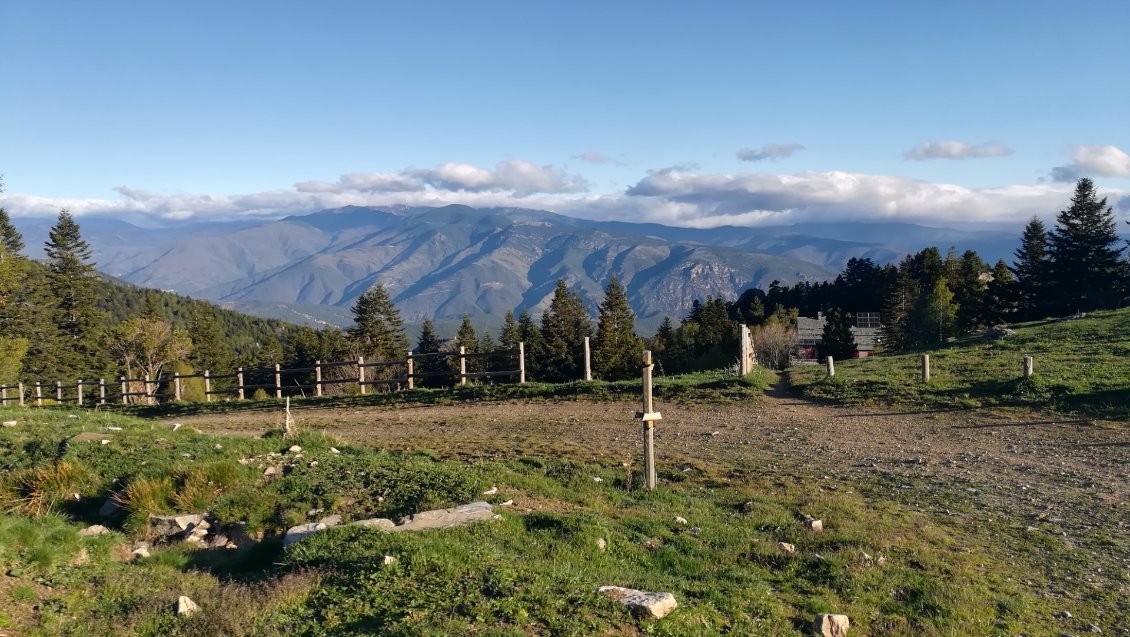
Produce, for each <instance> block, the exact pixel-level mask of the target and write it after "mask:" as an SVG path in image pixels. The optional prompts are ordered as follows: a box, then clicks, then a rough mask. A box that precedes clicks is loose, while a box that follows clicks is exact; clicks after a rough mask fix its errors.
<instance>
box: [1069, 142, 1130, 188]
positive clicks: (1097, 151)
mask: <svg viewBox="0 0 1130 637" xmlns="http://www.w3.org/2000/svg"><path fill="white" fill-rule="evenodd" d="M1086 175H1099V176H1100V177H1130V155H1127V154H1126V153H1125V152H1124V151H1123V150H1122V149H1121V148H1119V147H1117V146H1111V145H1106V146H1086V145H1079V146H1073V147H1072V148H1071V163H1069V164H1065V165H1063V166H1056V167H1055V168H1052V171H1051V175H1050V178H1051V180H1052V181H1058V182H1068V181H1076V180H1077V179H1079V178H1080V177H1083V176H1086Z"/></svg>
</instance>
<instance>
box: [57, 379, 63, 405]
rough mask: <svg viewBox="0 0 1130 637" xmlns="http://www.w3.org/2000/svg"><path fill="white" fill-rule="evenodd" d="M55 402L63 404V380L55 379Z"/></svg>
mask: <svg viewBox="0 0 1130 637" xmlns="http://www.w3.org/2000/svg"><path fill="white" fill-rule="evenodd" d="M55 402H57V403H59V404H60V405H61V404H63V381H61V380H57V381H55Z"/></svg>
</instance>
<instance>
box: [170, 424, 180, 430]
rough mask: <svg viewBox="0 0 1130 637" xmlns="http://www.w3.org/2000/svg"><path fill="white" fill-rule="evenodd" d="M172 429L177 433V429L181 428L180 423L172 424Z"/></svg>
mask: <svg viewBox="0 0 1130 637" xmlns="http://www.w3.org/2000/svg"><path fill="white" fill-rule="evenodd" d="M171 428H172V430H173V431H176V430H177V429H180V428H181V424H180V423H179V422H174V423H173V424H172V426H171Z"/></svg>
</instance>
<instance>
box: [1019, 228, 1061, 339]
mask: <svg viewBox="0 0 1130 637" xmlns="http://www.w3.org/2000/svg"><path fill="white" fill-rule="evenodd" d="M1015 256H1016V260H1015V261H1014V264H1013V267H1012V272H1013V273H1014V274H1015V275H1016V278H1017V282H1016V294H1017V304H1018V308H1017V311H1018V314H1019V317H1020V319H1021V320H1031V319H1038V318H1043V317H1044V316H1047V309H1048V306H1049V302H1050V301H1051V299H1050V298H1049V296H1048V292H1047V290H1048V283H1049V282H1048V230H1047V228H1046V227H1045V226H1044V222H1043V221H1040V219H1039V218H1038V217H1032V219H1031V221H1029V222H1028V225H1026V226H1024V234H1023V236H1022V237H1021V239H1020V247H1019V248H1017V250H1016V252H1015Z"/></svg>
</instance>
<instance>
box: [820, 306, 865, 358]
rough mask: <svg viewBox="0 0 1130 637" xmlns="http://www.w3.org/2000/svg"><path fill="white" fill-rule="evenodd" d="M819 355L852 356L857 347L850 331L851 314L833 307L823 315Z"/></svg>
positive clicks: (833, 356)
mask: <svg viewBox="0 0 1130 637" xmlns="http://www.w3.org/2000/svg"><path fill="white" fill-rule="evenodd" d="M819 349H820V357H821V358H824V357H826V356H831V357H832V358H833V359H834V360H838V361H839V360H844V359H848V358H854V357H855V353H856V351H858V349H859V348H858V347H857V346H856V344H855V334H853V333H852V331H851V314H848V313H847V312H844V311H842V310H840V308H838V307H833V308H831V309H830V310H828V313H827V314H825V315H824V332H823V333H822V334H821V336H820V348H819Z"/></svg>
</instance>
